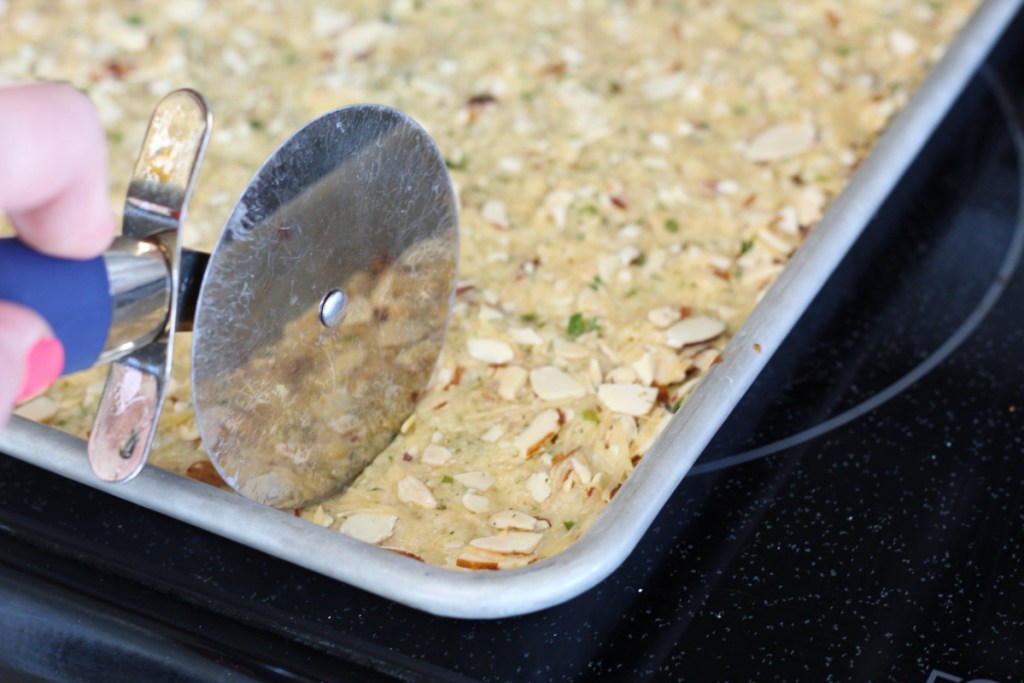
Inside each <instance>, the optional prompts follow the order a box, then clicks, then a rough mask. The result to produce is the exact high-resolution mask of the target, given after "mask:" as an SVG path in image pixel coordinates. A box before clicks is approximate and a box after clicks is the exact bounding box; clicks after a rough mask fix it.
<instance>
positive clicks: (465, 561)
mask: <svg viewBox="0 0 1024 683" xmlns="http://www.w3.org/2000/svg"><path fill="white" fill-rule="evenodd" d="M536 559H537V558H536V556H534V555H499V554H497V553H491V552H487V551H485V550H480V549H478V548H467V549H466V550H464V551H463V552H462V553H461V554H460V555H459V556H458V558H456V560H455V564H456V566H459V567H462V568H463V569H476V570H488V569H490V570H497V569H515V568H517V567H525V566H526V565H528V564H530V563H531V562H535V561H536Z"/></svg>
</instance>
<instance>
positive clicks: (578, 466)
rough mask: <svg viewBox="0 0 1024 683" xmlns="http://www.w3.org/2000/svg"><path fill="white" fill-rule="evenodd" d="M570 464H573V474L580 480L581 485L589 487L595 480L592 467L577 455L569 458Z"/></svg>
mask: <svg viewBox="0 0 1024 683" xmlns="http://www.w3.org/2000/svg"><path fill="white" fill-rule="evenodd" d="M569 462H570V463H572V469H573V473H574V474H575V475H576V476H577V478H579V480H580V483H581V484H583V485H584V486H586V485H588V484H589V483H590V482H591V480H592V479H593V478H594V472H593V470H591V469H590V465H588V464H587V463H585V462H584V461H583V459H582V458H579V457H577V456H575V455H574V456H572V457H571V458H569Z"/></svg>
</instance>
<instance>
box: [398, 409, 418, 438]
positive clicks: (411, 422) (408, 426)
mask: <svg viewBox="0 0 1024 683" xmlns="http://www.w3.org/2000/svg"><path fill="white" fill-rule="evenodd" d="M415 426H416V413H413V414H412V415H410V416H409V417H407V418H405V422H403V423H402V426H401V427H400V428H399V430H398V431H400V432H401V433H402V434H408V433H409V432H411V431H412V430H413V428H414V427H415Z"/></svg>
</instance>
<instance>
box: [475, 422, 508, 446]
mask: <svg viewBox="0 0 1024 683" xmlns="http://www.w3.org/2000/svg"><path fill="white" fill-rule="evenodd" d="M503 436H505V428H504V427H503V426H502V425H492V426H491V427H490V428H489V429H488V430H487V431H486V432H484V433H483V434H481V435H480V440H481V441H486V442H487V443H498V440H499V439H501V437H503Z"/></svg>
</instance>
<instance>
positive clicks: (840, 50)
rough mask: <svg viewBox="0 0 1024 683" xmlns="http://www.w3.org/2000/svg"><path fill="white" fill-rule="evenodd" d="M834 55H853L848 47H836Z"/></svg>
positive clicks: (851, 49)
mask: <svg viewBox="0 0 1024 683" xmlns="http://www.w3.org/2000/svg"><path fill="white" fill-rule="evenodd" d="M836 54H837V55H839V56H840V57H849V56H850V55H852V54H853V48H852V47H850V46H849V45H839V46H837V47H836Z"/></svg>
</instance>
